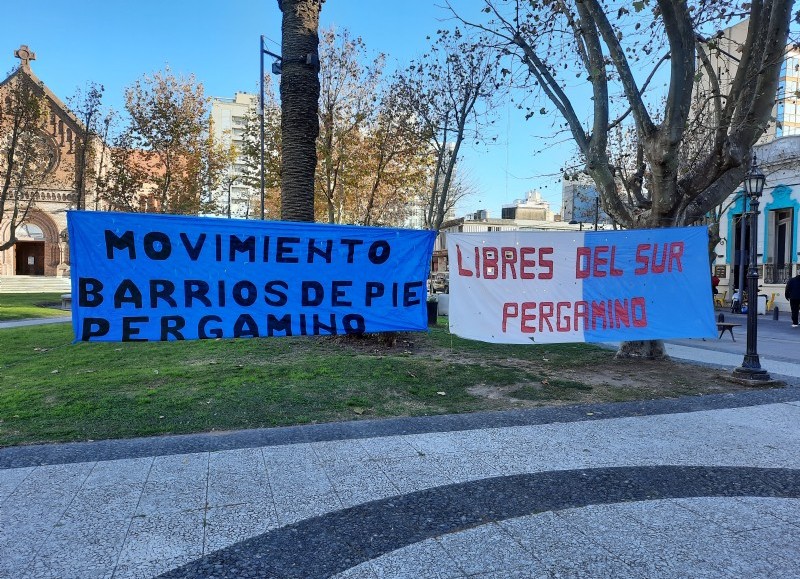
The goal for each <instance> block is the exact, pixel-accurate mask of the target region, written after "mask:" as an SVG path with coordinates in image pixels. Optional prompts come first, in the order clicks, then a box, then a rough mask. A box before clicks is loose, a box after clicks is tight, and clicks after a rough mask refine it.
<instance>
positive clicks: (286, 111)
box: [278, 0, 324, 221]
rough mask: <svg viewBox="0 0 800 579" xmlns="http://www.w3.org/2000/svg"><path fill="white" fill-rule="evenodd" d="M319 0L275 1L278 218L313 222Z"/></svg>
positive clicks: (317, 99)
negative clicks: (278, 13)
mask: <svg viewBox="0 0 800 579" xmlns="http://www.w3.org/2000/svg"><path fill="white" fill-rule="evenodd" d="M323 1H324V0H278V6H279V7H280V9H281V10H282V11H283V24H282V41H283V48H282V51H281V58H282V62H281V112H282V115H281V139H282V148H283V149H282V152H283V157H282V160H281V219H283V220H286V221H314V171H315V170H316V166H317V149H316V142H317V136H318V135H319V119H318V116H317V114H318V107H319V103H318V101H319V91H320V84H319V70H318V63H319V50H318V47H319V35H318V28H319V13H320V10H321V9H322V2H323Z"/></svg>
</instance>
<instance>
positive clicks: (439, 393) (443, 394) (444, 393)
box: [437, 391, 447, 396]
mask: <svg viewBox="0 0 800 579" xmlns="http://www.w3.org/2000/svg"><path fill="white" fill-rule="evenodd" d="M437 394H438V395H439V396H447V392H441V391H440V392H437Z"/></svg>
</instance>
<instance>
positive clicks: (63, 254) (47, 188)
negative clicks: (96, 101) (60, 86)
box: [0, 45, 94, 277]
mask: <svg viewBox="0 0 800 579" xmlns="http://www.w3.org/2000/svg"><path fill="white" fill-rule="evenodd" d="M14 56H15V57H17V58H18V59H19V60H20V64H19V66H18V67H17V68H16V69H15V70H14V71H13V72H12V73H11V74H10V75H9V76H8V77H7V78H6V79H5V80H3V81H2V82H0V103H4V104H9V103H10V102H11V100H10V99H11V98H12V96H11V95H12V94H13V93H12V91H14V90H15V85H16V83H30V85H31V86H33V87H35V90H36V92H37V95H38V96H39V97H40V98H41V99H42V100H43V102H44V109H45V110H44V114H43V116H42V118H41V121H40V125H39V127H38V129H37V133H36V134H37V138H38V139H39V142H40V145H41V146H40V149H39V150H40V151H44V153H43V154H42V155H41V159H40V160H37V166H36V168H35V171H36V172H37V174H38V176H37V178H36V180H35V183H32V184H30V185H29V186H27V187H24V188H23V189H22V191H20V197H21V200H20V202H19V204H18V205H17V206H18V207H19V209H20V211H21V210H23V209H25V208H26V207H30V208H29V209H28V213H27V215H26V216H25V219H24V221H23V222H22V223H20V224H19V226H18V227H17V228H16V231H15V236H16V238H17V242H16V243H15V244H14V245H12V246H11V247H9V248H7V249H5V250H4V251H0V276H9V275H37V276H61V277H68V276H69V270H70V268H69V247H68V237H67V216H66V212H67V210H69V209H72V208H74V207H75V204H76V201H77V194H76V180H77V167H78V165H77V162H76V156H77V154H78V151H77V142H78V135H82V134H83V130H84V129H83V126H82V124H81V122H80V121H79V120H78V119H77V118H76V117H75V116H74V115H73V114H72V113H71V112H70V111H69V109H68V108H67V107H66V106H65V105H64V103H62V102H61V100H60V99H59V98H58V97H57V96H56V95H55V94H53V93H52V91H50V89H48V88H47V86H46V85H45V84H44V83H43V82H42V81H41V80H39V78H37V76H36V75H35V74H34V73H33V71H32V70H31V61H33V60H35V58H36V55H35V54H34V53H33V52H32V51H31V50H30V49H29V48H28V47H27V46H25V45H23V46H21V47H20V48H19V49H18V50H16V51H15V52H14ZM6 121H8V119H7V118H6ZM10 134H11V130H10V127H9V126H8V125H7V124H6V125H5V126H0V136H2V139H0V141H2V143H3V151H4V152H6V151H7V150H8V149H7V148H6V147H7V145H8V142H7V139H8V137H9V136H10ZM87 195H88V194H87ZM85 202H86V204H87V206H89V205H90V204H91V205H93V204H94V200H93V199H86V201H85ZM14 205H15V204H14V203H11V202H10V201H9V200H7V201H6V204H5V214H4V215H3V218H2V220H0V244H2V243H4V242H7V241H8V240H9V239H10V236H11V221H12V219H11V217H12V214H13V210H14V207H13V206H14Z"/></svg>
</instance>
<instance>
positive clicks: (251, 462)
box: [0, 315, 800, 579]
mask: <svg viewBox="0 0 800 579" xmlns="http://www.w3.org/2000/svg"><path fill="white" fill-rule="evenodd" d="M727 318H728V319H729V320H730V321H734V322H735V323H739V322H740V321H741V322H744V320H743V318H741V319H740V318H737V317H735V316H732V315H728V316H727ZM731 318H732V319H731ZM17 325H21V324H20V323H18V322H17V323H9V324H8V325H7V326H6V327H12V326H17ZM2 327H3V326H0V328H2ZM739 329H741V328H738V329H737V334H736V340H737V341H736V342H734V341H733V340H731V339H730V338H728V337H727V336H726V337H724V338H723V339H721V340H716V339H714V340H711V339H707V340H678V341H671V342H670V343H669V344H668V352H669V353H670V355H671V356H673V357H676V358H684V359H687V360H692V361H695V362H700V363H704V364H712V365H721V366H728V367H731V368H733V367H735V366H737V365H739V364H740V363H741V359H742V355H743V353H744V351H745V350H744V349H745V339H744V332H743V330H742V331H741V332H738V330H739ZM759 350H760V352H761V356H762V358H761V361H762V365H763V366H764V367H765V368H767V369H768V370H769V371H770V372H771V373H773V374H774V375H775V377H778V378H783V379H785V380H787V382H788V384H789V385H788V387H786V388H776V389H753V390H748V391H745V392H740V393H736V394H721V395H709V396H696V397H686V398H680V399H674V400H654V401H644V402H627V403H619V404H602V405H591V406H570V407H558V408H545V409H538V410H525V411H507V412H491V413H476V414H468V415H457V416H438V417H421V418H399V419H388V420H361V421H355V422H347V423H334V424H319V425H309V426H300V427H288V428H274V429H266V430H251V431H237V432H229V433H214V434H201V435H191V436H167V437H154V438H143V439H132V440H114V441H98V442H87V443H72V444H54V445H34V446H20V447H12V448H5V449H0V578H6V577H7V578H10V579H18V578H20V579H26V578H40V577H41V578H50V577H52V578H70V577H74V578H81V579H83V578H95V577H114V578H123V577H124V578H128V577H156V576H162V577H176V578H177V577H187V578H188V577H231V578H233V577H237V578H238V577H254V578H255V577H258V578H264V577H297V578H313V577H338V578H342V579H345V578H349V579H356V578H370V579H377V578H400V577H409V578H415V579H416V578H429V577H430V578H436V577H439V578H461V577H480V578H490V577H491V578H495V577H496V578H513V577H622V578H627V577H642V578H645V577H646V578H651V577H692V578H694V577H736V578H743V577H775V578H781V579H783V578H791V577H799V578H800V556H798V554H800V386H799V385H798V384H800V380H798V378H800V363H798V360H797V358H798V353H800V331H798V329H796V328H795V329H792V328H791V327H790V326H789V324H788V322H787V321H786V320H781V321H774V320H767V319H766V318H764V317H763V316H762V317H761V318H760V320H759Z"/></svg>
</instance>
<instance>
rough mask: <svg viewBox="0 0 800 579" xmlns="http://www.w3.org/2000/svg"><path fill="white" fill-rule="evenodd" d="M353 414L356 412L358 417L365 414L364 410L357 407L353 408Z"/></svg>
mask: <svg viewBox="0 0 800 579" xmlns="http://www.w3.org/2000/svg"><path fill="white" fill-rule="evenodd" d="M353 412H355V413H356V414H358V415H361V414H364V409H363V408H359V407H358V406H356V407H355V408H353Z"/></svg>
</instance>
